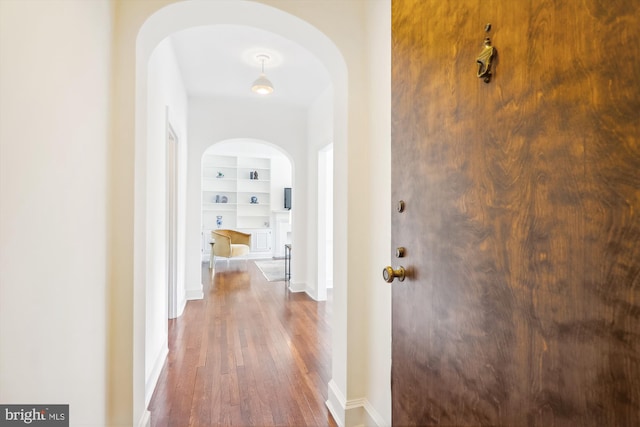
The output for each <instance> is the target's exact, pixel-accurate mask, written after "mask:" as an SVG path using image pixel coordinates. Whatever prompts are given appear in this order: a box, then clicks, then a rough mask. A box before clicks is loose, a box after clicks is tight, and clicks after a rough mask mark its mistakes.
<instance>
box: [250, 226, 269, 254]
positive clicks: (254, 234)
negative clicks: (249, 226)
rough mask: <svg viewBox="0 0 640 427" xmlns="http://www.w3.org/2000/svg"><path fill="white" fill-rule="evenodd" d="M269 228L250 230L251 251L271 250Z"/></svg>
mask: <svg viewBox="0 0 640 427" xmlns="http://www.w3.org/2000/svg"><path fill="white" fill-rule="evenodd" d="M271 246H272V243H271V229H264V230H251V252H271Z"/></svg>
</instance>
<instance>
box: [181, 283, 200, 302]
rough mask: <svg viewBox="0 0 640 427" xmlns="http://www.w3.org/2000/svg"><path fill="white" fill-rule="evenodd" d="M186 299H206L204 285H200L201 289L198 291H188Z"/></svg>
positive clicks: (186, 291) (185, 294)
mask: <svg viewBox="0 0 640 427" xmlns="http://www.w3.org/2000/svg"><path fill="white" fill-rule="evenodd" d="M184 297H185V299H186V300H187V301H190V300H198V299H202V298H204V292H203V291H202V283H201V284H200V289H197V288H196V289H186V290H185V293H184Z"/></svg>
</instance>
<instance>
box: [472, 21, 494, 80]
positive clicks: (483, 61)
mask: <svg viewBox="0 0 640 427" xmlns="http://www.w3.org/2000/svg"><path fill="white" fill-rule="evenodd" d="M484 30H485V31H486V32H489V31H491V24H487V25H486V26H485V27H484ZM495 54H496V50H495V48H494V47H493V46H492V45H491V39H490V38H489V37H486V38H485V39H484V46H483V48H482V52H480V55H478V58H477V59H476V64H477V65H478V73H477V76H478V78H481V79H483V80H484V82H485V83H489V82H490V81H491V65H492V63H491V61H492V60H493V58H494V56H495Z"/></svg>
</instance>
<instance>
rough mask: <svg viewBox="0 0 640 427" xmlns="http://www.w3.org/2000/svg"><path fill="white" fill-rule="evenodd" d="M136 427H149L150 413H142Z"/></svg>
mask: <svg viewBox="0 0 640 427" xmlns="http://www.w3.org/2000/svg"><path fill="white" fill-rule="evenodd" d="M138 427H151V412H149V411H144V412H143V413H142V417H140V420H139V421H138Z"/></svg>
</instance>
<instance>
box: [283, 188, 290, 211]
mask: <svg viewBox="0 0 640 427" xmlns="http://www.w3.org/2000/svg"><path fill="white" fill-rule="evenodd" d="M284 208H285V209H288V210H291V188H290V187H285V189H284Z"/></svg>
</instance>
